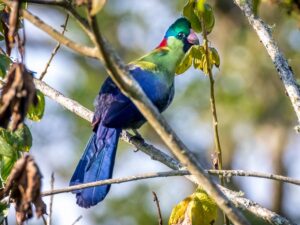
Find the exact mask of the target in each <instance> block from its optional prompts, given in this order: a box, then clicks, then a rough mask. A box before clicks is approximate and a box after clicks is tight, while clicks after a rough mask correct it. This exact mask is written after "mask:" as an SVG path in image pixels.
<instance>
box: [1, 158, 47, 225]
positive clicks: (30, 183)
mask: <svg viewBox="0 0 300 225" xmlns="http://www.w3.org/2000/svg"><path fill="white" fill-rule="evenodd" d="M41 179H42V175H41V173H40V170H39V168H38V166H37V164H36V163H35V161H34V159H33V158H32V157H31V156H30V155H25V156H24V157H23V158H21V159H19V160H18V161H17V162H16V164H15V166H14V168H13V169H12V171H11V173H10V175H9V177H8V180H7V183H6V185H5V188H4V191H3V192H4V196H8V195H9V196H10V199H11V200H12V202H14V203H15V208H16V219H17V223H18V224H23V222H24V221H26V220H28V219H30V218H31V217H32V216H33V212H32V204H33V205H34V206H35V209H36V216H37V217H40V216H42V215H43V214H46V204H45V203H44V202H43V200H42V198H41V184H42V183H41Z"/></svg>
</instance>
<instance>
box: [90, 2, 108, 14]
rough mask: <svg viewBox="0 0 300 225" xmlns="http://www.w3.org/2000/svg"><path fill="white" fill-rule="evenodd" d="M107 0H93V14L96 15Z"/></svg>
mask: <svg viewBox="0 0 300 225" xmlns="http://www.w3.org/2000/svg"><path fill="white" fill-rule="evenodd" d="M105 3H106V0H92V9H91V15H92V16H94V15H96V14H97V13H98V12H99V11H100V10H101V9H102V8H103V6H104V5H105Z"/></svg>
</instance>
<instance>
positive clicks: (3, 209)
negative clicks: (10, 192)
mask: <svg viewBox="0 0 300 225" xmlns="http://www.w3.org/2000/svg"><path fill="white" fill-rule="evenodd" d="M8 211H9V205H7V204H4V203H1V202H0V224H3V222H4V220H5V218H6V217H7V215H8Z"/></svg>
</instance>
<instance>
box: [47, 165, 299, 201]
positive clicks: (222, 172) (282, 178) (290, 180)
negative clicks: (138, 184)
mask: <svg viewBox="0 0 300 225" xmlns="http://www.w3.org/2000/svg"><path fill="white" fill-rule="evenodd" d="M205 173H207V174H210V175H217V176H222V177H225V178H227V179H230V178H231V177H233V176H239V177H256V178H265V179H270V180H276V181H281V182H285V183H290V184H294V185H298V186H300V180H299V179H294V178H291V177H285V176H281V175H276V174H270V173H261V172H255V171H243V170H205ZM188 175H191V174H190V172H189V171H187V170H172V171H166V172H155V173H145V174H140V175H135V176H129V177H123V178H114V179H107V180H101V181H96V182H90V183H84V184H79V185H74V186H71V187H66V188H61V189H55V190H50V191H45V192H43V193H42V196H48V195H54V194H60V193H66V192H71V191H76V190H80V189H84V188H89V187H95V186H102V185H107V184H120V183H125V182H130V181H136V180H145V179H150V178H159V177H173V176H188Z"/></svg>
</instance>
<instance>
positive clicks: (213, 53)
mask: <svg viewBox="0 0 300 225" xmlns="http://www.w3.org/2000/svg"><path fill="white" fill-rule="evenodd" d="M209 50H210V60H211V64H212V65H215V66H216V67H218V68H219V66H220V56H219V53H218V51H217V50H216V49H215V48H209Z"/></svg>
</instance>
